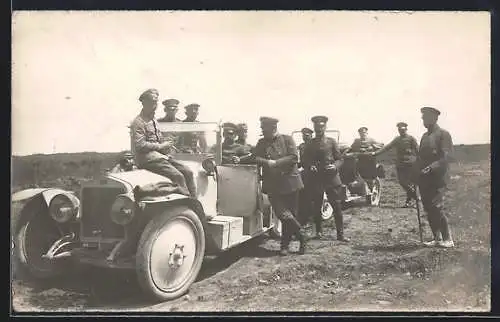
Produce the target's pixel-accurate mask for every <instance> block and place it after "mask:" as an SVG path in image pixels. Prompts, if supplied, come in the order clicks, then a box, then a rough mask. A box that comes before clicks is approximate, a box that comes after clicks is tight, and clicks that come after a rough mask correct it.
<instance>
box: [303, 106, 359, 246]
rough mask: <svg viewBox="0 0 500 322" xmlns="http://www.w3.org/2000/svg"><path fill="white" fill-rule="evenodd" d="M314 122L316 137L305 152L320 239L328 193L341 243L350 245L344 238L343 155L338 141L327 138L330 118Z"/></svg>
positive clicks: (320, 118)
mask: <svg viewBox="0 0 500 322" xmlns="http://www.w3.org/2000/svg"><path fill="white" fill-rule="evenodd" d="M311 121H312V122H313V123H314V132H315V133H316V135H315V137H314V138H313V139H312V140H311V142H310V143H309V144H308V145H307V146H306V148H305V152H304V160H303V165H304V170H305V171H307V172H306V176H310V178H311V179H310V180H308V181H310V182H311V183H310V185H308V186H310V187H311V189H308V190H310V194H311V196H310V198H311V200H312V205H313V216H314V221H315V226H316V238H321V237H322V233H323V232H322V217H321V207H322V205H323V196H324V194H325V193H326V195H327V197H328V202H329V203H330V205H331V206H332V207H333V212H334V217H335V228H336V230H337V240H339V241H344V242H348V241H349V239H348V238H346V237H345V235H344V217H343V214H342V204H341V202H342V199H343V196H342V182H341V180H340V175H339V169H340V167H341V166H342V156H341V154H340V149H339V146H338V143H337V141H336V140H335V139H333V138H330V137H327V136H326V135H325V131H326V123H327V121H328V118H327V117H326V116H321V115H320V116H315V117H313V118H311Z"/></svg>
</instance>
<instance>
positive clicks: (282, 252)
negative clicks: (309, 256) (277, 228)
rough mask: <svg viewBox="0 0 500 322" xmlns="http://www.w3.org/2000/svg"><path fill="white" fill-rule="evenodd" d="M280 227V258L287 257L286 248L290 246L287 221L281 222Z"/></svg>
mask: <svg viewBox="0 0 500 322" xmlns="http://www.w3.org/2000/svg"><path fill="white" fill-rule="evenodd" d="M281 227H282V232H281V244H280V256H286V255H288V246H289V245H290V240H291V235H290V223H289V220H282V221H281Z"/></svg>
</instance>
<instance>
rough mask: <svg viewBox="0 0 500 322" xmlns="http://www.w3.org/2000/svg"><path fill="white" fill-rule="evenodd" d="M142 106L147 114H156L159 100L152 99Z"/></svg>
mask: <svg viewBox="0 0 500 322" xmlns="http://www.w3.org/2000/svg"><path fill="white" fill-rule="evenodd" d="M142 106H143V108H144V110H145V111H146V112H148V113H152V114H154V112H155V111H156V108H157V107H158V99H157V98H150V99H147V100H144V101H143V102H142Z"/></svg>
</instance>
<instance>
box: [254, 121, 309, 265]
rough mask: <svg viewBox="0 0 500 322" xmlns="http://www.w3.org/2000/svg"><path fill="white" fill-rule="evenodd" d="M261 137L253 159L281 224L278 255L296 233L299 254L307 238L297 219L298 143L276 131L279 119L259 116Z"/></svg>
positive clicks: (283, 252) (286, 251) (282, 252)
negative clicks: (260, 169)
mask: <svg viewBox="0 0 500 322" xmlns="http://www.w3.org/2000/svg"><path fill="white" fill-rule="evenodd" d="M260 123H261V129H262V134H263V136H264V137H263V138H261V139H260V140H259V141H258V142H257V145H256V146H255V149H254V156H255V162H256V163H257V165H259V166H261V167H262V181H263V183H262V190H263V192H264V193H265V194H267V195H268V196H269V201H270V202H271V206H272V207H273V210H274V212H275V214H276V216H277V217H278V218H279V219H280V220H281V222H282V224H283V231H282V237H281V247H280V255H282V256H285V255H287V254H288V246H289V244H290V241H291V238H292V236H293V235H295V236H297V238H298V240H299V242H300V246H299V253H300V254H304V252H305V247H306V240H305V236H304V233H303V231H302V227H301V225H300V223H299V222H298V221H297V218H296V216H297V210H298V209H297V208H298V197H299V196H298V194H299V191H300V190H301V189H302V188H303V187H304V185H303V183H302V179H301V178H300V174H299V170H298V168H297V161H298V155H297V146H296V145H295V142H294V141H293V138H292V137H291V136H289V135H283V134H279V133H278V128H277V123H278V120H277V119H275V118H271V117H261V118H260Z"/></svg>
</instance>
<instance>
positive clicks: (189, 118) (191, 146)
mask: <svg viewBox="0 0 500 322" xmlns="http://www.w3.org/2000/svg"><path fill="white" fill-rule="evenodd" d="M199 108H200V105H199V104H189V105H187V106H185V107H184V109H185V110H186V119H184V121H183V122H199V121H198V120H197V119H196V118H197V117H198V110H199ZM177 142H178V144H177V146H179V147H181V148H182V150H183V151H184V152H187V153H204V152H206V151H207V141H206V139H205V133H203V132H184V133H182V134H181V135H180V136H179V140H178V141H177Z"/></svg>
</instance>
